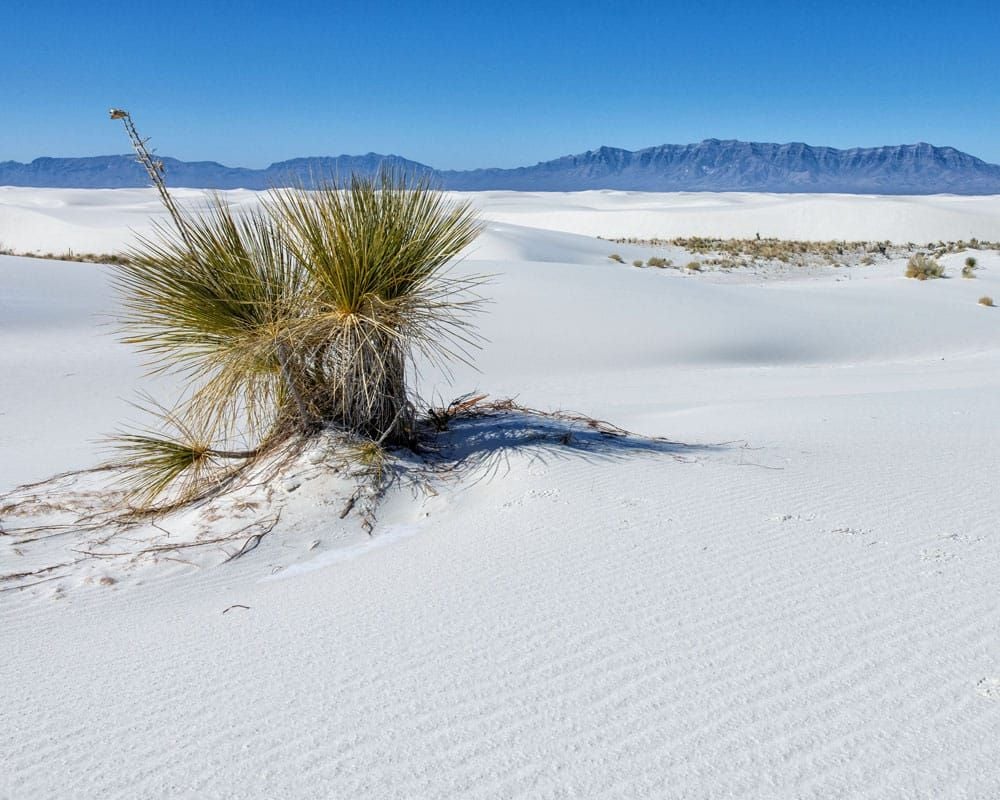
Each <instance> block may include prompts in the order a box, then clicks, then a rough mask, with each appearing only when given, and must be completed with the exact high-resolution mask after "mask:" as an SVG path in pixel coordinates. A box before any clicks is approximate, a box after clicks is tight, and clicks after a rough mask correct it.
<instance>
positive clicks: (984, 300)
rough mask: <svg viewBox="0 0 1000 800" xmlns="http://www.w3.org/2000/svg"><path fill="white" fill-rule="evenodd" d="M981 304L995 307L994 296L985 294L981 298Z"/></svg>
mask: <svg viewBox="0 0 1000 800" xmlns="http://www.w3.org/2000/svg"><path fill="white" fill-rule="evenodd" d="M979 305H981V306H987V307H989V308H993V298H992V297H990V296H989V295H985V294H984V295H983V296H982V297H980V298H979Z"/></svg>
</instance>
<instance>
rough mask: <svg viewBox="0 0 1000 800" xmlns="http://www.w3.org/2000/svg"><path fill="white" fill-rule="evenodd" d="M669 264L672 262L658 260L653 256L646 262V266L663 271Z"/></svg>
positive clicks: (658, 258)
mask: <svg viewBox="0 0 1000 800" xmlns="http://www.w3.org/2000/svg"><path fill="white" fill-rule="evenodd" d="M671 263H672V262H671V261H670V259H668V258H660V257H659V256H653V257H652V258H650V259H649V260H648V261H647V262H646V264H647V266H650V267H659V268H660V269H663V268H664V267H669V266H670V265H671Z"/></svg>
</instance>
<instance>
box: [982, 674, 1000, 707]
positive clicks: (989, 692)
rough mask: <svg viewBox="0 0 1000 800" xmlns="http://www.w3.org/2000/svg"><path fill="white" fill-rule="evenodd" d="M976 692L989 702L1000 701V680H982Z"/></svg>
mask: <svg viewBox="0 0 1000 800" xmlns="http://www.w3.org/2000/svg"><path fill="white" fill-rule="evenodd" d="M976 692H977V693H978V694H981V695H982V696H983V697H985V698H986V699H987V700H994V701H1000V678H982V679H981V680H980V681H979V683H977V684H976Z"/></svg>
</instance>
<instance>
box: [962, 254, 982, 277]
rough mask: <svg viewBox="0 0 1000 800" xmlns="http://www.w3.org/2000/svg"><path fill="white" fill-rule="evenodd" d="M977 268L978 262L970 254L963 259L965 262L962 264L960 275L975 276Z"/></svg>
mask: <svg viewBox="0 0 1000 800" xmlns="http://www.w3.org/2000/svg"><path fill="white" fill-rule="evenodd" d="M977 269H979V262H977V261H976V259H975V258H973V257H972V256H969V257H968V258H967V259H965V264H963V265H962V277H963V278H975V277H976V270H977Z"/></svg>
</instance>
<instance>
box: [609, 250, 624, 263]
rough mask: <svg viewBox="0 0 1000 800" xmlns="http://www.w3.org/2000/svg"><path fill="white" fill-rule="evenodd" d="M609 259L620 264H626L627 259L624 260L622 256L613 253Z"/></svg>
mask: <svg viewBox="0 0 1000 800" xmlns="http://www.w3.org/2000/svg"><path fill="white" fill-rule="evenodd" d="M608 258H610V259H611V260H612V261H617V262H618V263H619V264H624V263H625V259H624V258H622V257H621V256H620V255H618V253H612V254H611V255H610V256H608Z"/></svg>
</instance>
